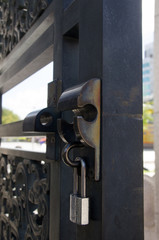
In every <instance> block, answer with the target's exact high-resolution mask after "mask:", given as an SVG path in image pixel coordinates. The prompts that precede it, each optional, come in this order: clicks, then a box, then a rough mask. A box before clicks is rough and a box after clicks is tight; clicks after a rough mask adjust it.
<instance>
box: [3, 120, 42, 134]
mask: <svg viewBox="0 0 159 240" xmlns="http://www.w3.org/2000/svg"><path fill="white" fill-rule="evenodd" d="M44 135H46V133H45V132H33V133H28V132H23V121H19V122H13V123H9V124H4V125H0V137H21V136H24V137H26V136H28V137H29V136H44Z"/></svg>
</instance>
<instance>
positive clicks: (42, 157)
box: [0, 147, 46, 161]
mask: <svg viewBox="0 0 159 240" xmlns="http://www.w3.org/2000/svg"><path fill="white" fill-rule="evenodd" d="M0 153H1V154H4V155H11V156H16V157H21V158H26V159H30V160H37V161H46V154H45V153H39V152H30V151H22V150H19V149H18V150H15V149H8V148H1V147H0Z"/></svg>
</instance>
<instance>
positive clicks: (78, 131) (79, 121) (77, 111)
mask: <svg viewBox="0 0 159 240" xmlns="http://www.w3.org/2000/svg"><path fill="white" fill-rule="evenodd" d="M100 98H101V80H100V79H96V78H95V79H91V80H89V81H87V82H86V83H83V84H81V85H78V86H75V87H73V88H70V89H67V90H66V91H64V92H63V93H62V95H61V96H60V98H59V101H58V110H59V111H62V112H63V111H68V110H72V111H73V112H74V121H73V124H69V123H67V122H66V121H64V120H59V123H58V130H59V134H60V136H61V138H62V140H63V141H64V142H66V143H68V142H70V141H71V142H72V141H75V142H81V143H83V144H84V145H86V146H90V147H92V148H94V149H95V157H94V160H95V180H96V181H98V180H99V178H100V116H101V110H100V106H101V100H100ZM66 126H67V127H66ZM66 129H67V130H66ZM68 129H69V132H70V134H66V131H68Z"/></svg>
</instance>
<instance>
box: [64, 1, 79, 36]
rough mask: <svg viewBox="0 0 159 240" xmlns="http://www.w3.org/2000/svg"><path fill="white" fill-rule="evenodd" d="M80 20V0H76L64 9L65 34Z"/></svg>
mask: <svg viewBox="0 0 159 240" xmlns="http://www.w3.org/2000/svg"><path fill="white" fill-rule="evenodd" d="M78 22H79V0H75V1H74V2H73V3H72V4H71V5H70V6H69V7H68V8H67V9H66V10H65V11H64V21H63V34H65V33H66V32H68V31H69V30H70V29H71V28H72V27H74V26H75V25H76V24H77V23H78Z"/></svg>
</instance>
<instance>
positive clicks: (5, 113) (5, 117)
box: [2, 108, 20, 124]
mask: <svg viewBox="0 0 159 240" xmlns="http://www.w3.org/2000/svg"><path fill="white" fill-rule="evenodd" d="M19 120H20V117H19V116H18V115H17V114H15V113H14V112H12V111H11V110H9V109H7V108H3V109H2V124H7V123H11V122H16V121H19Z"/></svg>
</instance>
